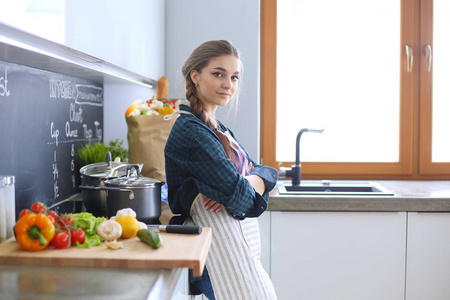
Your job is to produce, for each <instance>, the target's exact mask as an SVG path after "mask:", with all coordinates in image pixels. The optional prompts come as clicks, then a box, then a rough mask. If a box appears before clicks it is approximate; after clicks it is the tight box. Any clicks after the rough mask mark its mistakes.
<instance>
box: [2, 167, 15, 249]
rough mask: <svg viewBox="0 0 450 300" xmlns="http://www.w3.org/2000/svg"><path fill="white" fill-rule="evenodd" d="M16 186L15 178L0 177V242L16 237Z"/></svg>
mask: <svg viewBox="0 0 450 300" xmlns="http://www.w3.org/2000/svg"><path fill="white" fill-rule="evenodd" d="M14 184H15V177H14V176H0V242H3V241H4V240H6V239H9V238H11V237H13V236H14V231H13V230H14V224H15V223H16V199H15V185H14Z"/></svg>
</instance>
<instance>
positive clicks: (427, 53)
mask: <svg viewBox="0 0 450 300" xmlns="http://www.w3.org/2000/svg"><path fill="white" fill-rule="evenodd" d="M424 52H425V58H426V60H427V72H431V61H432V53H431V46H430V45H426V46H425V49H424Z"/></svg>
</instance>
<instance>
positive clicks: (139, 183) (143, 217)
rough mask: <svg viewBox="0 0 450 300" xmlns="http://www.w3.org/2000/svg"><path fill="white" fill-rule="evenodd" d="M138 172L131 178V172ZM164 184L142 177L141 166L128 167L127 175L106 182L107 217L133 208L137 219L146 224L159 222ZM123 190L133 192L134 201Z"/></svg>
mask: <svg viewBox="0 0 450 300" xmlns="http://www.w3.org/2000/svg"><path fill="white" fill-rule="evenodd" d="M132 169H135V170H136V174H137V175H136V176H131V173H132V172H131V170H132ZM163 184H164V182H162V181H159V180H155V179H152V178H148V177H143V176H140V173H139V166H138V165H130V166H128V167H127V175H126V176H125V177H118V178H114V179H109V180H106V181H105V189H107V190H108V195H107V200H106V211H107V216H108V217H112V216H115V215H116V213H117V211H118V210H120V209H122V208H131V209H133V210H134V211H135V212H136V218H137V219H138V220H139V221H141V222H144V223H149V224H152V223H155V222H158V219H159V217H160V216H161V186H162V185H163ZM121 189H122V190H123V189H126V190H131V191H132V192H133V193H134V199H131V197H129V195H128V193H124V192H123V191H121Z"/></svg>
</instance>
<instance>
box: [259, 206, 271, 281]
mask: <svg viewBox="0 0 450 300" xmlns="http://www.w3.org/2000/svg"><path fill="white" fill-rule="evenodd" d="M258 224H259V232H260V235H261V264H262V266H263V268H264V270H266V272H267V274H269V276H270V211H266V212H264V213H263V214H262V215H261V216H260V217H259V218H258Z"/></svg>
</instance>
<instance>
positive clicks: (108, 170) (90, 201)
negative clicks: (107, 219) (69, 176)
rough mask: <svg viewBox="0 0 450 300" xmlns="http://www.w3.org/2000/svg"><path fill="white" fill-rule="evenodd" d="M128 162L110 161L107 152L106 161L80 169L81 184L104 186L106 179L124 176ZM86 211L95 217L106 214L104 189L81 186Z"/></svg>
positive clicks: (109, 155)
mask: <svg viewBox="0 0 450 300" xmlns="http://www.w3.org/2000/svg"><path fill="white" fill-rule="evenodd" d="M129 165H130V164H129V163H124V162H115V161H114V162H112V161H111V154H110V153H108V156H107V159H106V162H100V163H95V164H89V165H86V166H84V167H82V168H81V169H80V175H81V186H82V187H86V186H90V187H104V186H105V181H106V180H108V179H113V178H117V177H120V176H125V175H126V174H127V173H126V172H127V167H128V166H129ZM81 195H82V197H83V204H84V207H85V208H86V211H88V212H90V213H92V214H93V215H94V216H96V217H103V216H106V192H105V190H104V189H92V188H83V189H82V190H81Z"/></svg>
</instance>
